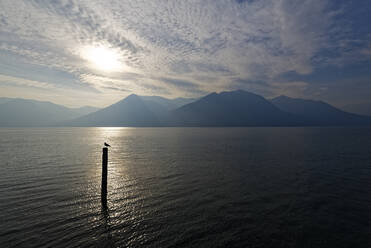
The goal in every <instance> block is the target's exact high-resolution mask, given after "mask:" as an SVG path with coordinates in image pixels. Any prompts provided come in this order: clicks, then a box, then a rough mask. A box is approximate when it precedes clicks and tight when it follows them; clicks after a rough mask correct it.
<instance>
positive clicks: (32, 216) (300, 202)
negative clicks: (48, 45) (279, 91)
mask: <svg viewBox="0 0 371 248" xmlns="http://www.w3.org/2000/svg"><path fill="white" fill-rule="evenodd" d="M105 141H106V142H108V143H110V144H111V146H112V147H111V148H110V149H109V164H108V209H104V208H102V207H101V201H100V184H101V170H102V169H101V167H102V162H101V159H102V145H103V142H105ZM0 210H1V211H0V244H1V247H316V248H318V247H371V236H370V234H371V128H315V127H313V128H312V127H311V128H18V129H16V128H14V129H11V128H9V129H8V128H0Z"/></svg>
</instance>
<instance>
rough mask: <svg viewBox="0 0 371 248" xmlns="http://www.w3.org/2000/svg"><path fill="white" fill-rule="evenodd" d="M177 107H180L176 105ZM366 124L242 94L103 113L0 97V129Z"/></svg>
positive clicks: (148, 102)
mask: <svg viewBox="0 0 371 248" xmlns="http://www.w3.org/2000/svg"><path fill="white" fill-rule="evenodd" d="M179 106H180V107H179ZM345 125H371V117H369V116H362V115H357V114H351V113H347V112H345V111H342V110H340V109H337V108H335V107H333V106H331V105H329V104H327V103H325V102H321V101H313V100H304V99H295V98H289V97H286V96H280V97H277V98H274V99H272V100H270V101H268V100H266V99H265V98H264V97H262V96H259V95H256V94H253V93H250V92H247V91H242V90H237V91H230V92H221V93H211V94H209V95H207V96H205V97H202V98H200V99H198V100H194V99H187V98H177V99H166V98H163V97H158V96H137V95H135V94H132V95H130V96H128V97H126V98H125V99H123V100H121V101H119V102H117V103H115V104H112V105H111V106H109V107H106V108H103V109H97V108H94V107H89V106H86V107H81V108H67V107H64V106H61V105H57V104H54V103H51V102H42V101H35V100H27V99H15V98H0V126H2V127H29V126H31V127H33V126H132V127H152V126H154V127H156V126H345Z"/></svg>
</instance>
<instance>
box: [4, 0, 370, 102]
mask: <svg viewBox="0 0 371 248" xmlns="http://www.w3.org/2000/svg"><path fill="white" fill-rule="evenodd" d="M370 13H371V1H370V0H356V1H351V0H300V1H299V0H246V1H242V0H230V1H227V0H225V1H224V0H210V1H208V0H199V1H196V0H192V1H185V0H179V1H176V0H173V1H162V0H153V1H150V0H127V1H125V0H107V1H98V0H60V1H57V0H25V1H20V0H1V1H0V96H2V97H22V98H31V99H39V100H47V101H52V102H55V103H59V104H64V105H67V106H81V105H93V106H106V105H108V104H111V103H113V102H115V101H117V100H119V99H121V98H123V97H125V96H127V95H129V94H131V93H136V94H139V95H160V96H165V97H169V98H174V97H179V96H183V97H199V96H203V95H205V94H207V93H210V92H215V91H216V92H219V91H224V90H234V89H244V90H248V91H251V92H254V93H257V94H261V95H263V96H265V97H268V98H269V97H273V96H277V95H282V94H284V95H288V96H292V97H302V98H312V99H320V100H325V101H328V102H330V103H332V104H335V105H338V106H341V105H344V104H348V103H360V102H367V101H368V102H371V24H370V23H371V15H370Z"/></svg>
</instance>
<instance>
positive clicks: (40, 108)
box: [0, 97, 98, 127]
mask: <svg viewBox="0 0 371 248" xmlns="http://www.w3.org/2000/svg"><path fill="white" fill-rule="evenodd" d="M97 110H98V108H95V107H90V106H84V107H80V108H68V107H65V106H62V105H57V104H54V103H51V102H43V101H36V100H29V99H21V98H5V97H2V98H0V126H2V127H4V126H6V127H36V126H53V125H55V124H56V123H58V122H62V121H65V120H72V119H75V118H77V117H79V116H83V115H87V114H89V113H91V112H95V111H97Z"/></svg>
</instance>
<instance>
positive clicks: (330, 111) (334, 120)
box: [271, 96, 371, 126]
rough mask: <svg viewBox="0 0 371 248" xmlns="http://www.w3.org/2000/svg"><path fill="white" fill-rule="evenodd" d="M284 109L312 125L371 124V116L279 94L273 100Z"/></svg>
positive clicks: (320, 102)
mask: <svg viewBox="0 0 371 248" xmlns="http://www.w3.org/2000/svg"><path fill="white" fill-rule="evenodd" d="M271 102H272V103H273V104H274V105H276V106H277V107H278V108H279V109H281V110H282V111H285V112H288V113H291V114H295V115H297V116H300V117H302V118H303V119H305V120H306V122H307V123H309V124H311V125H320V126H339V125H370V124H371V117H367V116H361V115H356V114H351V113H347V112H344V111H342V110H340V109H337V108H335V107H333V106H331V105H330V104H328V103H325V102H322V101H313V100H305V99H298V98H290V97H287V96H279V97H276V98H274V99H272V100H271Z"/></svg>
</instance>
